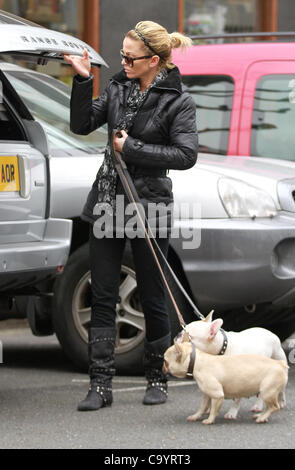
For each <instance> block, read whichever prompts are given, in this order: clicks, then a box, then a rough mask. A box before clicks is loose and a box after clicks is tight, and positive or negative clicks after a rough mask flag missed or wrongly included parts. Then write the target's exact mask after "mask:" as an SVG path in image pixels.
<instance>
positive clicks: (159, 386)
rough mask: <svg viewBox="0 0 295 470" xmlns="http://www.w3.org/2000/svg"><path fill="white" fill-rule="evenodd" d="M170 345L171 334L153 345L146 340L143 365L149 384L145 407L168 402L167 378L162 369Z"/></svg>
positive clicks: (153, 342) (144, 402)
mask: <svg viewBox="0 0 295 470" xmlns="http://www.w3.org/2000/svg"><path fill="white" fill-rule="evenodd" d="M170 345H171V336H170V333H169V334H168V335H167V336H164V337H163V338H160V339H157V340H156V341H152V342H151V343H149V342H148V341H146V340H145V345H144V357H143V365H144V370H145V376H146V378H147V381H148V384H147V388H146V392H145V396H144V399H143V404H144V405H160V404H162V403H165V402H166V400H167V396H168V387H167V377H166V375H165V374H164V373H163V371H162V368H163V362H164V353H165V351H166V349H167V348H169V346H170Z"/></svg>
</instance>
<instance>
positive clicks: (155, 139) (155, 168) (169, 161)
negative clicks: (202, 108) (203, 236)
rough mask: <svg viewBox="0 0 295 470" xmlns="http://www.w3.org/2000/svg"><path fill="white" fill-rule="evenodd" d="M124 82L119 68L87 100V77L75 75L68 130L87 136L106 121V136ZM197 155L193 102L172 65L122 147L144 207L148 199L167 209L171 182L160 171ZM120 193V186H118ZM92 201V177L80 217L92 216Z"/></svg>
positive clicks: (116, 116) (126, 88)
mask: <svg viewBox="0 0 295 470" xmlns="http://www.w3.org/2000/svg"><path fill="white" fill-rule="evenodd" d="M130 85H131V80H129V79H128V78H127V77H126V74H125V72H124V71H121V72H119V73H118V74H116V75H114V76H113V78H112V79H111V80H110V83H109V84H108V86H107V88H106V89H105V91H104V92H103V93H102V95H100V96H99V98H98V99H96V100H92V96H93V77H92V76H91V77H90V78H89V79H83V78H82V77H80V76H76V77H75V78H74V83H73V89H72V97H71V130H72V131H73V132H74V133H76V134H82V135H87V134H89V133H90V132H92V131H94V130H95V129H97V128H98V127H100V126H102V125H103V124H105V123H107V124H108V131H109V140H110V139H111V135H112V130H113V129H114V128H116V126H117V124H118V122H119V121H120V116H121V115H122V113H123V112H124V107H125V105H126V99H127V97H128V93H129V92H130ZM197 153H198V136H197V129H196V106H195V103H194V101H193V99H192V97H191V96H190V94H189V93H188V92H187V91H186V90H185V88H184V86H183V85H182V83H181V77H180V73H179V70H178V68H177V67H175V68H174V69H172V70H170V71H169V72H168V76H167V78H166V79H164V80H163V81H160V82H158V83H157V84H156V85H155V86H154V87H153V88H152V89H151V90H150V91H149V93H148V95H147V98H146V100H145V102H144V103H143V105H142V106H141V108H140V110H139V112H138V114H137V117H136V120H135V123H134V125H133V127H132V129H131V131H129V136H128V138H127V140H126V141H125V144H124V147H123V159H124V160H125V162H126V164H127V167H128V169H129V172H130V174H131V176H132V178H133V181H134V184H135V187H136V189H137V191H138V195H139V197H140V199H141V202H142V204H143V206H144V207H145V208H146V207H147V204H148V203H149V202H154V203H157V204H158V203H164V204H165V205H168V204H169V205H170V207H171V203H172V202H173V193H172V183H171V179H170V178H169V177H167V171H166V170H169V169H174V170H186V169H188V168H191V167H192V166H193V165H194V164H195V163H196V160H197ZM97 178H98V176H97ZM120 192H122V188H120V185H118V193H120ZM97 201H98V189H97V179H96V180H95V181H94V183H93V186H92V189H91V191H90V193H89V195H88V198H87V202H86V204H85V207H84V210H83V214H82V218H83V219H84V220H87V221H89V222H93V221H94V220H95V216H94V215H93V208H94V206H95V204H96V203H97ZM170 223H171V219H170V216H168V225H169V224H170Z"/></svg>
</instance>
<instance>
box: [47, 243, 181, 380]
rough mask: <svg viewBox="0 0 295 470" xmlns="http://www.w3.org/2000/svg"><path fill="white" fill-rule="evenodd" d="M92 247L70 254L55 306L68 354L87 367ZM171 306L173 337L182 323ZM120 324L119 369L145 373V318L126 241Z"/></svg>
mask: <svg viewBox="0 0 295 470" xmlns="http://www.w3.org/2000/svg"><path fill="white" fill-rule="evenodd" d="M88 250H89V248H88V244H86V245H83V246H82V247H80V248H79V249H78V250H77V251H75V252H74V253H73V254H72V255H71V256H70V258H69V261H68V263H67V265H66V267H65V269H64V272H63V274H62V275H61V276H60V277H59V278H58V279H57V280H56V283H55V288H54V294H55V295H54V297H55V308H54V309H53V313H52V316H53V319H52V320H53V325H54V330H55V332H56V335H57V338H58V340H59V342H60V344H61V346H62V348H63V350H64V352H65V354H66V355H67V356H68V357H69V358H70V360H71V361H73V362H74V363H75V364H76V366H78V367H79V369H82V370H83V371H86V370H87V369H88V355H87V342H88V329H89V326H90V315H91V275H90V270H89V251H88ZM181 297H182V294H179V293H178V292H176V293H175V298H176V302H177V303H178V306H179V308H180V309H181V310H182V306H183V305H184V303H183V301H182V298H181ZM185 307H186V308H187V306H185ZM168 308H169V314H170V320H171V328H172V337H173V335H175V334H176V333H177V332H178V331H179V330H180V326H179V323H178V321H177V318H176V314H175V313H174V308H173V307H172V304H171V303H170V302H168ZM186 316H187V315H186ZM116 327H117V339H116V349H115V358H116V369H117V371H118V373H122V374H132V375H133V374H140V373H142V371H143V369H142V355H143V345H144V337H145V321H144V316H143V313H142V308H141V304H140V301H139V298H138V291H137V285H136V279H135V271H134V265H133V259H132V252H131V247H130V245H129V243H127V244H126V248H125V252H124V257H123V263H122V270H121V284H120V290H119V298H118V303H117V316H116Z"/></svg>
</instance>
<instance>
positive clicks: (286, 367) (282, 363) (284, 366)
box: [278, 359, 290, 370]
mask: <svg viewBox="0 0 295 470" xmlns="http://www.w3.org/2000/svg"><path fill="white" fill-rule="evenodd" d="M278 362H279V363H280V364H281V366H282V367H283V369H285V370H288V369H290V367H289V366H288V364H287V362H286V361H285V360H284V359H281V360H279V361H278Z"/></svg>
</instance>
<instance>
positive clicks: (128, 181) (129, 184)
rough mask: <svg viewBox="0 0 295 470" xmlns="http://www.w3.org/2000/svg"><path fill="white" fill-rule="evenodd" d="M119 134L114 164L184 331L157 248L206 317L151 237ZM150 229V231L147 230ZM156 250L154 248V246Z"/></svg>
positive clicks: (184, 293)
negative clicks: (120, 144)
mask: <svg viewBox="0 0 295 470" xmlns="http://www.w3.org/2000/svg"><path fill="white" fill-rule="evenodd" d="M117 133H120V130H117V129H114V130H113V134H112V145H111V155H112V158H113V162H114V165H115V168H116V171H117V173H118V176H119V178H120V180H121V183H122V186H123V189H124V191H125V193H126V196H127V198H128V200H129V202H130V203H132V204H133V205H134V207H135V210H136V213H137V215H138V217H139V221H140V223H141V226H142V228H143V230H144V234H145V240H146V242H147V244H148V246H149V248H150V250H151V252H152V255H153V257H154V260H155V262H156V264H157V266H158V269H159V271H160V274H161V277H162V279H163V281H164V284H165V286H166V289H167V292H168V295H169V297H170V299H171V302H172V304H173V307H174V309H175V311H176V314H177V317H178V320H179V323H180V325H181V327H182V328H183V329H185V326H186V324H185V321H184V318H183V316H182V314H181V312H180V310H179V307H178V305H177V302H176V300H175V298H174V296H173V293H172V291H171V289H170V286H169V283H168V281H167V279H166V276H165V273H164V271H163V269H162V266H161V264H160V261H159V258H158V256H157V253H156V251H155V248H156V249H157V251H158V254H160V256H161V257H162V259H163V261H164V263H165V264H166V266H167V268H168V270H169V272H170V273H171V275H172V277H173V279H174V281H175V282H176V285H177V287H178V288H179V289H180V291H181V292H182V294H183V295H184V296H185V298H186V299H187V301H188V302H189V304H190V305H191V307H192V308H193V311H194V313H195V314H196V315H197V316H198V317H199V318H200V319H201V320H204V318H205V317H204V316H203V314H202V313H201V312H200V311H199V309H198V308H197V307H196V305H195V304H194V303H193V301H192V299H191V298H190V296H189V295H188V293H187V292H186V290H185V289H184V287H183V286H182V284H181V282H180V281H179V279H178V278H177V276H176V274H175V273H174V271H173V269H172V268H171V266H170V264H169V263H168V260H167V259H166V257H165V255H164V253H163V252H162V250H161V248H160V247H159V245H158V243H157V241H156V240H155V238H154V236H153V238H151V237H150V235H149V233H151V234H152V233H153V232H152V230H151V227H150V225H149V222H148V220H147V218H146V215H145V214H144V215H142V211H140V210H139V207H138V205H137V204H138V203H140V199H139V196H138V193H137V191H136V188H135V186H134V183H133V181H132V178H131V176H130V174H129V171H128V169H127V165H126V163H125V162H124V160H123V159H122V156H121V154H120V152H118V151H117V150H115V145H114V139H115V137H116V135H117ZM146 225H147V228H146ZM147 229H148V230H147ZM153 244H154V246H155V248H154V246H153Z"/></svg>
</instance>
